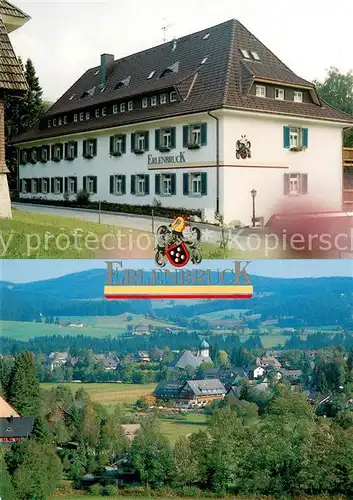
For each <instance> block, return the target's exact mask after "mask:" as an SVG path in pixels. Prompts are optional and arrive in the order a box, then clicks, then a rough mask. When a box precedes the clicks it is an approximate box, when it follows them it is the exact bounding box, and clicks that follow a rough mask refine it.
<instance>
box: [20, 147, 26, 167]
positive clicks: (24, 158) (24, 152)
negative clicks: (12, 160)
mask: <svg viewBox="0 0 353 500" xmlns="http://www.w3.org/2000/svg"><path fill="white" fill-rule="evenodd" d="M21 158H22V163H23V164H24V165H25V164H26V163H27V161H28V158H27V151H26V150H25V149H23V150H22V151H21Z"/></svg>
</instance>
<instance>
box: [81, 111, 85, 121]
mask: <svg viewBox="0 0 353 500" xmlns="http://www.w3.org/2000/svg"><path fill="white" fill-rule="evenodd" d="M83 120H84V114H83V112H81V113H80V122H83Z"/></svg>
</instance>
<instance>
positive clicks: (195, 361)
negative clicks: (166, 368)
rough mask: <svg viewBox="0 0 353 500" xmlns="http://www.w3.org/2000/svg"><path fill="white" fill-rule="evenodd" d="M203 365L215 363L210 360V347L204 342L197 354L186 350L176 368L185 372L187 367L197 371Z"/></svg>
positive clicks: (175, 365)
mask: <svg viewBox="0 0 353 500" xmlns="http://www.w3.org/2000/svg"><path fill="white" fill-rule="evenodd" d="M203 363H213V361H212V359H211V358H210V346H209V344H208V343H207V342H206V340H203V341H202V342H201V344H200V347H199V349H198V351H197V352H196V353H193V352H192V351H190V350H188V349H186V350H185V351H183V352H182V354H181V356H180V357H179V359H178V360H177V361H176V363H175V364H174V367H175V368H179V369H180V370H185V368H186V367H187V366H189V367H191V368H193V369H194V370H196V369H197V368H198V367H199V366H200V365H202V364H203Z"/></svg>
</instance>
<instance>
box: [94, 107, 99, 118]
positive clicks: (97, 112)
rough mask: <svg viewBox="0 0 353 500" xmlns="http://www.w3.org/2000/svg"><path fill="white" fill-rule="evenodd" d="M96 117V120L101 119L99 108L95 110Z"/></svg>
mask: <svg viewBox="0 0 353 500" xmlns="http://www.w3.org/2000/svg"><path fill="white" fill-rule="evenodd" d="M94 116H95V117H96V118H99V116H100V113H99V108H97V109H96V110H95V112H94Z"/></svg>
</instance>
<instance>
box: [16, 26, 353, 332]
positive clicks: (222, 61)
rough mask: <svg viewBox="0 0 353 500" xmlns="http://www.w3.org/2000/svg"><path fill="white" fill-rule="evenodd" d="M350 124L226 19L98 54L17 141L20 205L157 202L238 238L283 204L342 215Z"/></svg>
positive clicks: (309, 84) (310, 86)
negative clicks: (120, 53)
mask: <svg viewBox="0 0 353 500" xmlns="http://www.w3.org/2000/svg"><path fill="white" fill-rule="evenodd" d="M293 50H294V51H295V50H296V49H295V44H293ZM58 75H59V70H58ZM352 124H353V118H352V117H351V116H349V115H347V114H345V113H342V112H340V111H338V110H337V109H334V108H332V107H330V106H329V105H328V104H326V103H325V102H323V101H322V100H321V99H320V97H319V95H318V92H317V90H316V88H315V86H314V85H313V83H312V82H309V81H307V80H305V79H303V78H301V77H300V76H297V75H296V74H295V73H294V72H293V71H292V70H291V69H290V68H289V67H288V66H286V64H284V63H283V62H282V61H281V60H280V59H279V58H278V57H277V56H276V55H275V54H274V53H273V52H272V51H271V50H270V49H269V48H267V47H266V46H265V45H264V44H263V43H262V42H261V41H260V40H258V39H257V38H256V37H255V36H254V35H253V34H252V33H250V32H249V31H248V30H247V28H246V27H245V26H243V25H242V24H241V23H240V22H239V21H237V20H234V19H232V20H229V21H226V22H223V23H221V24H218V25H216V26H213V27H210V28H207V29H204V30H202V31H199V32H197V33H193V34H190V35H187V36H183V37H181V38H180V39H175V40H173V41H170V42H166V43H163V44H161V45H158V46H157V47H153V48H149V49H146V50H144V51H142V52H139V53H136V54H132V55H129V56H125V57H123V58H121V59H117V60H115V58H114V55H113V54H102V55H101V58H100V64H99V65H97V66H96V67H93V68H89V69H87V71H85V73H84V74H83V75H82V76H81V77H80V78H79V79H78V80H77V81H76V82H75V83H73V85H71V86H70V88H69V89H68V90H67V91H66V92H65V93H64V94H63V96H62V97H60V99H59V100H58V101H57V102H56V103H54V105H53V106H52V107H51V108H50V109H49V110H48V112H47V113H46V114H45V115H44V116H43V117H42V118H41V119H40V121H39V122H38V123H37V124H36V125H35V126H34V127H33V128H32V129H30V130H28V131H26V132H25V133H23V134H22V135H21V136H19V137H17V138H16V140H15V141H14V143H15V144H16V146H17V147H18V149H19V164H20V165H19V177H20V191H21V195H20V196H21V199H38V198H40V199H43V200H62V199H63V197H64V194H65V195H68V196H69V198H70V199H75V197H76V195H77V193H78V192H79V191H80V190H82V189H83V190H84V191H86V192H88V193H89V194H90V196H91V199H92V200H93V201H98V200H105V201H107V202H111V203H121V204H128V205H152V204H153V201H154V200H155V199H156V200H157V201H158V202H161V203H162V205H163V206H166V207H172V208H180V207H182V208H184V209H190V210H199V211H200V212H201V214H202V220H204V221H209V222H214V221H215V214H221V215H222V216H223V218H224V221H225V222H227V223H233V224H235V223H236V224H237V225H240V226H242V225H249V224H251V223H252V222H253V223H256V224H263V223H264V222H267V221H268V220H269V219H270V218H271V216H272V215H273V214H275V213H277V212H276V211H277V210H278V207H279V205H281V206H282V205H283V204H285V205H286V206H287V207H289V208H291V207H293V206H294V205H295V207H297V206H298V205H300V206H303V205H305V206H306V207H308V206H309V205H310V204H311V205H312V206H318V205H322V204H324V206H325V210H327V211H329V210H332V211H341V210H342V181H343V172H342V171H343V168H342V132H343V131H344V130H345V129H346V128H349V127H350V126H351V125H352ZM323 172H324V175H323ZM235 195H236V196H235ZM252 196H254V197H255V196H256V215H255V217H254V220H253V210H252ZM135 333H136V334H144V333H138V332H136V330H135Z"/></svg>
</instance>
